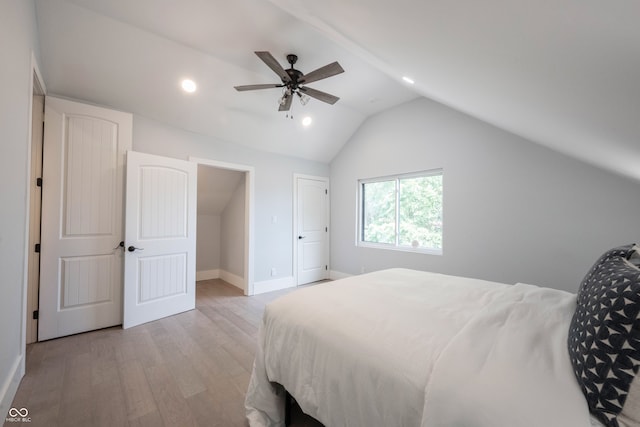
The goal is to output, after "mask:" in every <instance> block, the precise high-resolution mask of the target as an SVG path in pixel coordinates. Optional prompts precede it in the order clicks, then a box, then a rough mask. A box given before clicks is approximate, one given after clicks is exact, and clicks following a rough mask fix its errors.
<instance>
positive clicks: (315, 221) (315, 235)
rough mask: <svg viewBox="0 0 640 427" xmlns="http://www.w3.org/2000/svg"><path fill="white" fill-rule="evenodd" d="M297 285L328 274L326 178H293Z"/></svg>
mask: <svg viewBox="0 0 640 427" xmlns="http://www.w3.org/2000/svg"><path fill="white" fill-rule="evenodd" d="M296 187H297V194H296V199H297V202H296V203H297V206H296V207H297V209H296V210H297V218H296V224H297V235H296V236H295V239H296V241H297V263H298V266H297V268H298V271H297V273H298V285H304V284H305V283H311V282H316V281H318V280H323V279H326V278H328V277H329V272H328V264H329V260H328V258H329V237H328V236H329V220H328V219H329V213H328V207H329V204H328V198H329V190H328V189H329V182H328V180H327V179H324V178H318V179H310V178H301V177H298V178H296Z"/></svg>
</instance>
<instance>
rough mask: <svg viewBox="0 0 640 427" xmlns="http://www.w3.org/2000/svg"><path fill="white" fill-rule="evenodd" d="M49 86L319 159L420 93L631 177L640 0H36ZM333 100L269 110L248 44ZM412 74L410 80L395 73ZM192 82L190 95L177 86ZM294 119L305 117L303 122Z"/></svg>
mask: <svg viewBox="0 0 640 427" xmlns="http://www.w3.org/2000/svg"><path fill="white" fill-rule="evenodd" d="M36 4H37V19H38V26H39V34H40V45H41V51H42V62H43V64H42V68H43V73H44V77H45V82H46V84H47V89H48V91H49V92H50V93H55V94H59V95H63V96H67V97H73V98H78V99H83V100H86V101H89V102H93V103H98V104H102V105H107V106H111V107H113V108H117V109H122V110H126V111H130V112H133V113H136V114H140V115H143V116H146V117H149V118H152V119H156V120H159V121H162V122H165V123H168V124H171V125H174V126H178V127H181V128H184V129H188V130H191V131H194V132H199V133H202V134H205V135H210V136H212V137H214V138H217V139H221V140H224V141H230V142H234V143H238V144H243V145H246V146H250V147H253V148H256V149H260V150H266V151H271V152H278V153H283V154H287V155H294V156H298V157H302V158H307V159H313V160H317V161H322V162H329V161H330V160H331V159H332V158H333V157H334V156H335V155H336V153H337V152H338V151H339V150H340V148H341V147H342V146H343V144H344V143H345V142H346V141H348V139H349V138H350V136H351V135H352V134H353V132H354V131H355V130H356V129H357V128H358V127H359V126H360V124H361V123H362V122H363V121H364V120H365V119H366V118H367V117H369V116H371V115H373V114H376V113H378V112H380V111H383V110H385V109H388V108H390V107H393V106H395V105H398V104H400V103H403V102H406V101H409V100H411V99H414V98H416V97H419V96H425V97H429V98H432V99H434V100H436V101H439V102H442V103H443V104H446V105H448V106H451V107H453V108H456V109H458V110H461V111H463V112H465V113H468V114H469V115H471V116H474V117H477V118H479V119H481V120H484V121H486V122H488V123H491V124H493V125H495V126H498V127H500V128H503V129H505V130H507V131H510V132H513V133H515V134H517V135H521V136H523V137H525V138H528V139H530V140H532V141H534V142H537V143H540V144H543V145H546V146H548V147H550V148H552V149H554V150H557V151H560V152H563V153H566V154H569V155H572V156H575V157H577V158H579V159H581V160H584V161H587V162H590V163H592V164H595V165H597V166H600V167H603V168H606V169H609V170H612V171H616V172H617V173H620V174H623V175H626V176H630V177H633V178H635V179H638V180H640V83H639V81H638V80H639V79H638V76H640V25H638V24H637V22H638V17H640V2H637V1H636V0H620V1H616V2H603V1H596V0H581V1H575V0H554V1H549V0H542V1H536V2H531V1H524V0H509V1H506V0H502V1H501V0H486V1H482V2H478V1H475V0H460V1H455V2H452V1H446V0H423V1H420V0H394V1H391V0H348V1H345V0H323V1H317V0H233V1H220V0H181V1H173V0H136V1H131V0H38V1H37V3H36ZM257 50H266V51H270V52H271V53H272V54H273V55H274V57H276V59H278V60H279V61H280V63H281V64H282V65H283V66H286V54H288V53H295V54H297V55H298V56H299V61H298V63H297V64H296V68H298V69H300V70H301V71H303V72H305V73H308V72H309V71H311V70H314V69H316V68H318V67H321V66H323V65H325V64H328V63H330V62H333V61H338V62H339V63H340V64H341V65H342V67H343V68H344V69H345V73H343V74H340V75H337V76H334V77H331V78H329V79H326V80H321V81H318V82H315V83H313V84H311V85H310V86H311V87H314V88H316V89H319V90H322V91H325V92H329V93H331V94H334V95H337V96H339V97H340V98H341V99H340V101H338V103H337V104H335V105H333V106H331V105H328V104H324V103H322V102H320V101H317V100H314V99H312V100H311V101H310V102H309V103H308V104H307V105H306V106H302V105H301V104H299V103H297V102H294V105H293V107H292V110H291V112H290V115H293V117H294V119H290V118H288V117H286V115H285V113H282V112H278V111H277V109H278V104H277V101H278V99H279V97H280V95H281V94H280V90H279V89H269V90H262V91H254V92H236V91H235V90H234V89H233V87H234V86H237V85H244V84H259V83H277V82H279V78H278V77H277V76H276V75H275V74H274V73H273V72H272V71H271V70H270V69H269V68H267V67H266V66H265V64H264V63H262V61H260V60H259V59H258V58H257V57H256V56H255V55H254V54H253V52H254V51H257ZM403 76H408V77H411V78H412V79H413V80H414V81H415V84H414V85H409V84H407V83H405V82H403V81H402V77H403ZM185 77H189V78H192V79H193V80H195V81H196V83H197V85H198V90H197V91H196V92H195V93H194V94H186V93H184V92H183V91H182V90H181V89H180V87H179V84H180V81H181V80H182V79H183V78H185ZM304 116H310V117H312V118H313V123H312V125H311V126H309V127H307V128H305V127H303V126H302V125H301V124H300V119H301V118H302V117H304Z"/></svg>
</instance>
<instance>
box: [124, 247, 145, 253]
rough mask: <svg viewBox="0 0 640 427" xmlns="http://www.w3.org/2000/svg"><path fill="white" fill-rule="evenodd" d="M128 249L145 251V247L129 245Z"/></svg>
mask: <svg viewBox="0 0 640 427" xmlns="http://www.w3.org/2000/svg"><path fill="white" fill-rule="evenodd" d="M127 250H128V251H129V252H133V251H144V248H136V247H135V246H129V247H128V248H127Z"/></svg>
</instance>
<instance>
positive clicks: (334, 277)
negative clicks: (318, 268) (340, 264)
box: [329, 270, 353, 280]
mask: <svg viewBox="0 0 640 427" xmlns="http://www.w3.org/2000/svg"><path fill="white" fill-rule="evenodd" d="M351 276H353V274H348V273H343V272H341V271H335V270H330V271H329V278H330V279H331V280H339V279H345V278H347V277H351Z"/></svg>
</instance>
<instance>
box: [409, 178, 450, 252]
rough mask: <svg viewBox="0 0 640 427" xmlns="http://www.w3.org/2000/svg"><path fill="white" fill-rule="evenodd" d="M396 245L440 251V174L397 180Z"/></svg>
mask: <svg viewBox="0 0 640 427" xmlns="http://www.w3.org/2000/svg"><path fill="white" fill-rule="evenodd" d="M399 210H400V212H399V227H400V230H399V236H398V244H399V245H402V246H416V245H417V247H422V248H433V249H441V248H442V175H431V176H423V177H416V178H403V179H400V208H399Z"/></svg>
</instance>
